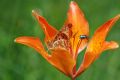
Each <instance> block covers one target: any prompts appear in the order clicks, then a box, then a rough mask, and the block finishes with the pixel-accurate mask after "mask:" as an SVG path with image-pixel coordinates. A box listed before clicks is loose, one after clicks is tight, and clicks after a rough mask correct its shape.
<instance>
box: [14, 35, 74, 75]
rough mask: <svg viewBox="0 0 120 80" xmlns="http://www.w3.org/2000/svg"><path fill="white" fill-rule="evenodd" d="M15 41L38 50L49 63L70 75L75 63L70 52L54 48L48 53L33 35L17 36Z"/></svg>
mask: <svg viewBox="0 0 120 80" xmlns="http://www.w3.org/2000/svg"><path fill="white" fill-rule="evenodd" d="M15 42H17V43H21V44H24V45H27V46H29V47H32V48H34V49H35V50H36V51H38V52H39V53H40V54H41V55H42V56H43V57H44V58H45V59H46V60H47V61H48V62H49V63H50V64H52V65H53V66H54V67H56V68H57V69H58V70H60V71H61V72H63V73H64V74H66V75H67V76H70V77H72V70H73V67H74V65H75V64H76V62H75V60H73V59H72V56H71V55H70V53H69V52H68V51H66V50H63V49H54V50H52V51H51V52H52V54H51V55H50V54H48V53H47V52H46V51H45V49H44V47H43V45H42V43H41V41H40V40H39V38H34V37H26V36H24V37H18V38H16V39H15Z"/></svg>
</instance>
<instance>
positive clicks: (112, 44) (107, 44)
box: [103, 41, 119, 51]
mask: <svg viewBox="0 0 120 80" xmlns="http://www.w3.org/2000/svg"><path fill="white" fill-rule="evenodd" d="M118 47H119V45H118V43H117V42H115V41H110V42H107V41H106V42H104V44H103V51H105V50H108V49H115V48H118Z"/></svg>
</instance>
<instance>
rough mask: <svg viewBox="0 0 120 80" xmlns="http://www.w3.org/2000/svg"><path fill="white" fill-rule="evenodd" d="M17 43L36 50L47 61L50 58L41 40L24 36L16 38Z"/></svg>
mask: <svg viewBox="0 0 120 80" xmlns="http://www.w3.org/2000/svg"><path fill="white" fill-rule="evenodd" d="M15 42H17V43H20V44H24V45H26V46H29V47H32V48H34V49H35V50H36V51H38V52H39V53H40V54H41V55H42V56H43V57H44V58H45V59H47V60H48V58H49V56H50V55H49V54H47V53H46V52H45V50H44V47H43V45H42V43H41V41H40V40H39V38H35V37H27V36H24V37H18V38H16V39H15Z"/></svg>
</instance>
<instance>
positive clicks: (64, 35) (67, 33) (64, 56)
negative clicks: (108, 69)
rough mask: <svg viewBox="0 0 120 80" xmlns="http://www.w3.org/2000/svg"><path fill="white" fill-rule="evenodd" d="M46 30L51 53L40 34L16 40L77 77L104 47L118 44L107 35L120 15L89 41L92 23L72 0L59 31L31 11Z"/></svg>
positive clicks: (113, 46)
mask: <svg viewBox="0 0 120 80" xmlns="http://www.w3.org/2000/svg"><path fill="white" fill-rule="evenodd" d="M32 13H33V15H34V16H35V18H36V19H37V20H38V22H39V24H40V25H41V27H42V29H43V31H44V33H45V43H46V46H47V48H48V50H49V52H50V54H49V53H48V52H47V51H46V50H45V49H44V46H43V45H42V42H41V41H40V39H39V38H37V37H27V36H23V37H18V38H16V39H15V42H17V43H21V44H24V45H27V46H30V47H32V48H34V49H35V50H36V51H38V52H39V53H40V54H41V55H42V56H43V57H44V58H45V59H46V60H47V61H48V62H49V63H50V64H52V65H53V66H54V67H56V68H57V69H58V70H60V71H61V72H63V73H64V74H65V75H67V76H69V77H71V79H72V80H74V79H75V78H76V77H77V76H78V75H80V74H81V73H82V72H83V71H85V70H86V69H87V68H88V67H89V66H90V65H91V64H92V63H93V62H94V61H95V60H96V59H97V58H98V57H99V56H100V54H101V53H102V52H103V51H104V50H108V49H115V48H118V47H119V46H118V44H117V43H116V42H114V41H110V42H107V41H105V38H106V36H107V33H108V32H109V30H110V29H111V27H112V25H113V24H114V23H115V22H116V21H117V20H118V19H119V18H120V15H117V16H116V17H114V18H112V19H110V20H109V21H107V22H106V23H104V24H103V25H102V26H100V27H99V28H98V29H97V30H96V31H95V33H94V35H93V37H92V38H91V39H90V41H89V42H88V40H89V38H88V36H89V25H88V22H87V20H86V19H85V17H84V14H83V12H82V11H81V9H80V8H79V7H78V5H77V4H76V3H75V2H74V1H71V3H70V8H69V10H68V14H67V17H68V18H67V20H66V22H65V24H64V25H63V28H62V29H61V30H60V31H58V30H56V29H55V28H54V27H52V26H51V25H50V24H48V22H47V21H46V20H45V19H44V18H43V17H42V16H40V15H39V14H38V13H37V12H36V11H34V10H33V11H32ZM86 46H87V49H86V52H85V55H84V59H83V61H82V63H81V65H80V67H79V68H78V70H76V60H77V56H78V53H80V52H81V51H82V50H83V49H84V48H85V47H86Z"/></svg>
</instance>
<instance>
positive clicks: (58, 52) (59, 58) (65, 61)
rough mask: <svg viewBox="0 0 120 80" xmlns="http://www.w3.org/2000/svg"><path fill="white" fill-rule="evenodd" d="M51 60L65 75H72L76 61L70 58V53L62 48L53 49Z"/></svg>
mask: <svg viewBox="0 0 120 80" xmlns="http://www.w3.org/2000/svg"><path fill="white" fill-rule="evenodd" d="M51 61H52V63H53V65H54V66H56V67H57V68H59V69H60V70H61V71H62V72H64V73H65V74H66V75H68V76H70V77H72V70H73V67H74V66H75V64H76V62H75V60H73V59H72V56H71V54H70V53H69V52H68V51H67V50H64V49H59V48H58V49H54V50H52V57H51Z"/></svg>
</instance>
